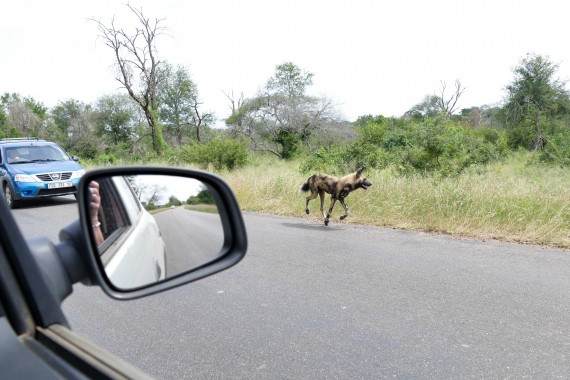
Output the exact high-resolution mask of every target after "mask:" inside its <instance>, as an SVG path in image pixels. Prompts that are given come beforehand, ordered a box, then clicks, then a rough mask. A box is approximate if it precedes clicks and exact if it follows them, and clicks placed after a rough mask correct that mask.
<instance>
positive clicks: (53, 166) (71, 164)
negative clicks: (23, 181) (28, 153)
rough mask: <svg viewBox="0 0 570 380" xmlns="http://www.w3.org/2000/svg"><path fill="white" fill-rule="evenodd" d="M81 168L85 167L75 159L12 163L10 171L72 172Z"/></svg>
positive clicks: (17, 172) (29, 172) (28, 172)
mask: <svg viewBox="0 0 570 380" xmlns="http://www.w3.org/2000/svg"><path fill="white" fill-rule="evenodd" d="M81 169H83V167H82V166H81V165H79V164H78V163H77V162H75V161H50V162H33V163H29V164H11V165H10V171H11V172H12V173H14V174H39V173H52V172H72V171H76V170H81Z"/></svg>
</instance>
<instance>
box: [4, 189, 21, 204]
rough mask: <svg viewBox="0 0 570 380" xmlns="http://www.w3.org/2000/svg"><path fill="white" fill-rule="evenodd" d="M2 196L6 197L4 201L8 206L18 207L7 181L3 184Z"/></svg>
mask: <svg viewBox="0 0 570 380" xmlns="http://www.w3.org/2000/svg"><path fill="white" fill-rule="evenodd" d="M4 196H5V197H6V202H7V203H8V206H9V207H10V208H16V207H18V203H19V202H18V201H17V200H15V199H14V196H13V194H12V189H10V185H8V184H7V183H5V184H4Z"/></svg>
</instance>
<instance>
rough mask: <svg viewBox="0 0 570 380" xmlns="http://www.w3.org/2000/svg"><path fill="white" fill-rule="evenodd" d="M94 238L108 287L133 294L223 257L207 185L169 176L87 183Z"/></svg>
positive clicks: (218, 222) (218, 223)
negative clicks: (143, 287) (110, 285)
mask: <svg viewBox="0 0 570 380" xmlns="http://www.w3.org/2000/svg"><path fill="white" fill-rule="evenodd" d="M88 191H89V193H88V196H87V201H88V203H89V204H88V207H89V215H90V223H91V229H90V230H91V232H92V238H93V241H94V242H95V244H96V245H97V250H98V252H99V259H100V260H101V263H102V265H103V267H104V268H105V273H106V274H107V277H108V278H109V280H110V281H111V283H112V284H113V285H114V286H115V287H117V288H119V289H125V290H126V289H133V288H137V287H141V286H145V285H149V284H153V283H156V282H159V281H162V280H164V279H166V278H170V277H174V276H177V275H180V274H183V273H185V272H188V271H190V270H192V269H196V268H198V267H200V266H202V265H205V264H207V263H209V262H211V261H213V260H215V259H217V258H218V257H220V255H221V249H222V246H223V243H224V230H223V226H222V222H221V219H220V215H219V213H218V208H217V206H216V202H215V200H214V198H213V196H212V192H211V190H210V189H209V188H208V186H207V185H206V184H204V183H202V182H201V181H199V180H196V179H193V178H186V177H179V176H172V175H131V176H107V177H100V178H97V179H96V180H93V181H91V182H90V183H89V184H88Z"/></svg>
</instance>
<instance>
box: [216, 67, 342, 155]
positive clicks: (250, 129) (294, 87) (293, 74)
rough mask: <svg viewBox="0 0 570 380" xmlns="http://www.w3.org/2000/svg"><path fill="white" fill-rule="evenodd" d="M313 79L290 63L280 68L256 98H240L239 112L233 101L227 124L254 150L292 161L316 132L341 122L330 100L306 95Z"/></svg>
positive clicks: (231, 99)
mask: <svg viewBox="0 0 570 380" xmlns="http://www.w3.org/2000/svg"><path fill="white" fill-rule="evenodd" d="M312 78H313V74H312V73H309V72H305V71H302V70H301V69H300V68H299V67H297V66H296V65H295V64H293V63H291V62H285V63H282V64H280V65H277V66H276V68H275V74H274V75H273V76H272V77H271V78H270V79H269V80H268V81H267V84H266V85H265V87H264V88H263V89H262V90H260V91H259V92H258V94H257V95H256V96H255V97H253V98H251V99H243V98H240V100H239V101H238V106H239V107H238V108H237V109H236V107H235V102H234V99H233V98H230V101H231V102H232V115H231V116H230V117H229V118H228V119H226V124H227V125H228V126H229V127H230V128H231V129H232V130H233V132H234V133H241V134H244V135H245V136H247V137H248V138H249V139H250V140H251V141H252V142H253V145H254V149H255V150H262V151H267V152H271V153H273V154H275V155H276V156H278V157H280V158H283V159H288V158H290V157H291V155H292V154H293V152H294V151H295V149H296V147H297V146H298V145H299V144H300V143H307V142H308V139H309V137H310V136H311V135H312V134H313V133H315V131H317V130H319V129H320V128H322V127H323V126H324V125H326V124H329V123H330V122H332V121H336V120H337V119H338V117H337V115H336V113H335V109H334V107H333V104H332V102H331V101H330V100H328V99H326V98H318V97H312V96H309V95H307V94H306V90H307V88H308V87H309V86H310V85H311V84H312V83H313V81H312Z"/></svg>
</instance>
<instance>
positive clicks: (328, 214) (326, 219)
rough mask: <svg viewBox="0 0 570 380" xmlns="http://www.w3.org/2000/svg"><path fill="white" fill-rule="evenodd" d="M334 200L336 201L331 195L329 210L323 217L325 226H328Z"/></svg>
mask: <svg viewBox="0 0 570 380" xmlns="http://www.w3.org/2000/svg"><path fill="white" fill-rule="evenodd" d="M335 202H336V198H333V197H332V196H331V206H330V207H329V212H328V213H327V216H326V217H325V226H328V225H329V219H330V217H331V214H332V210H333V207H334V204H335Z"/></svg>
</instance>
